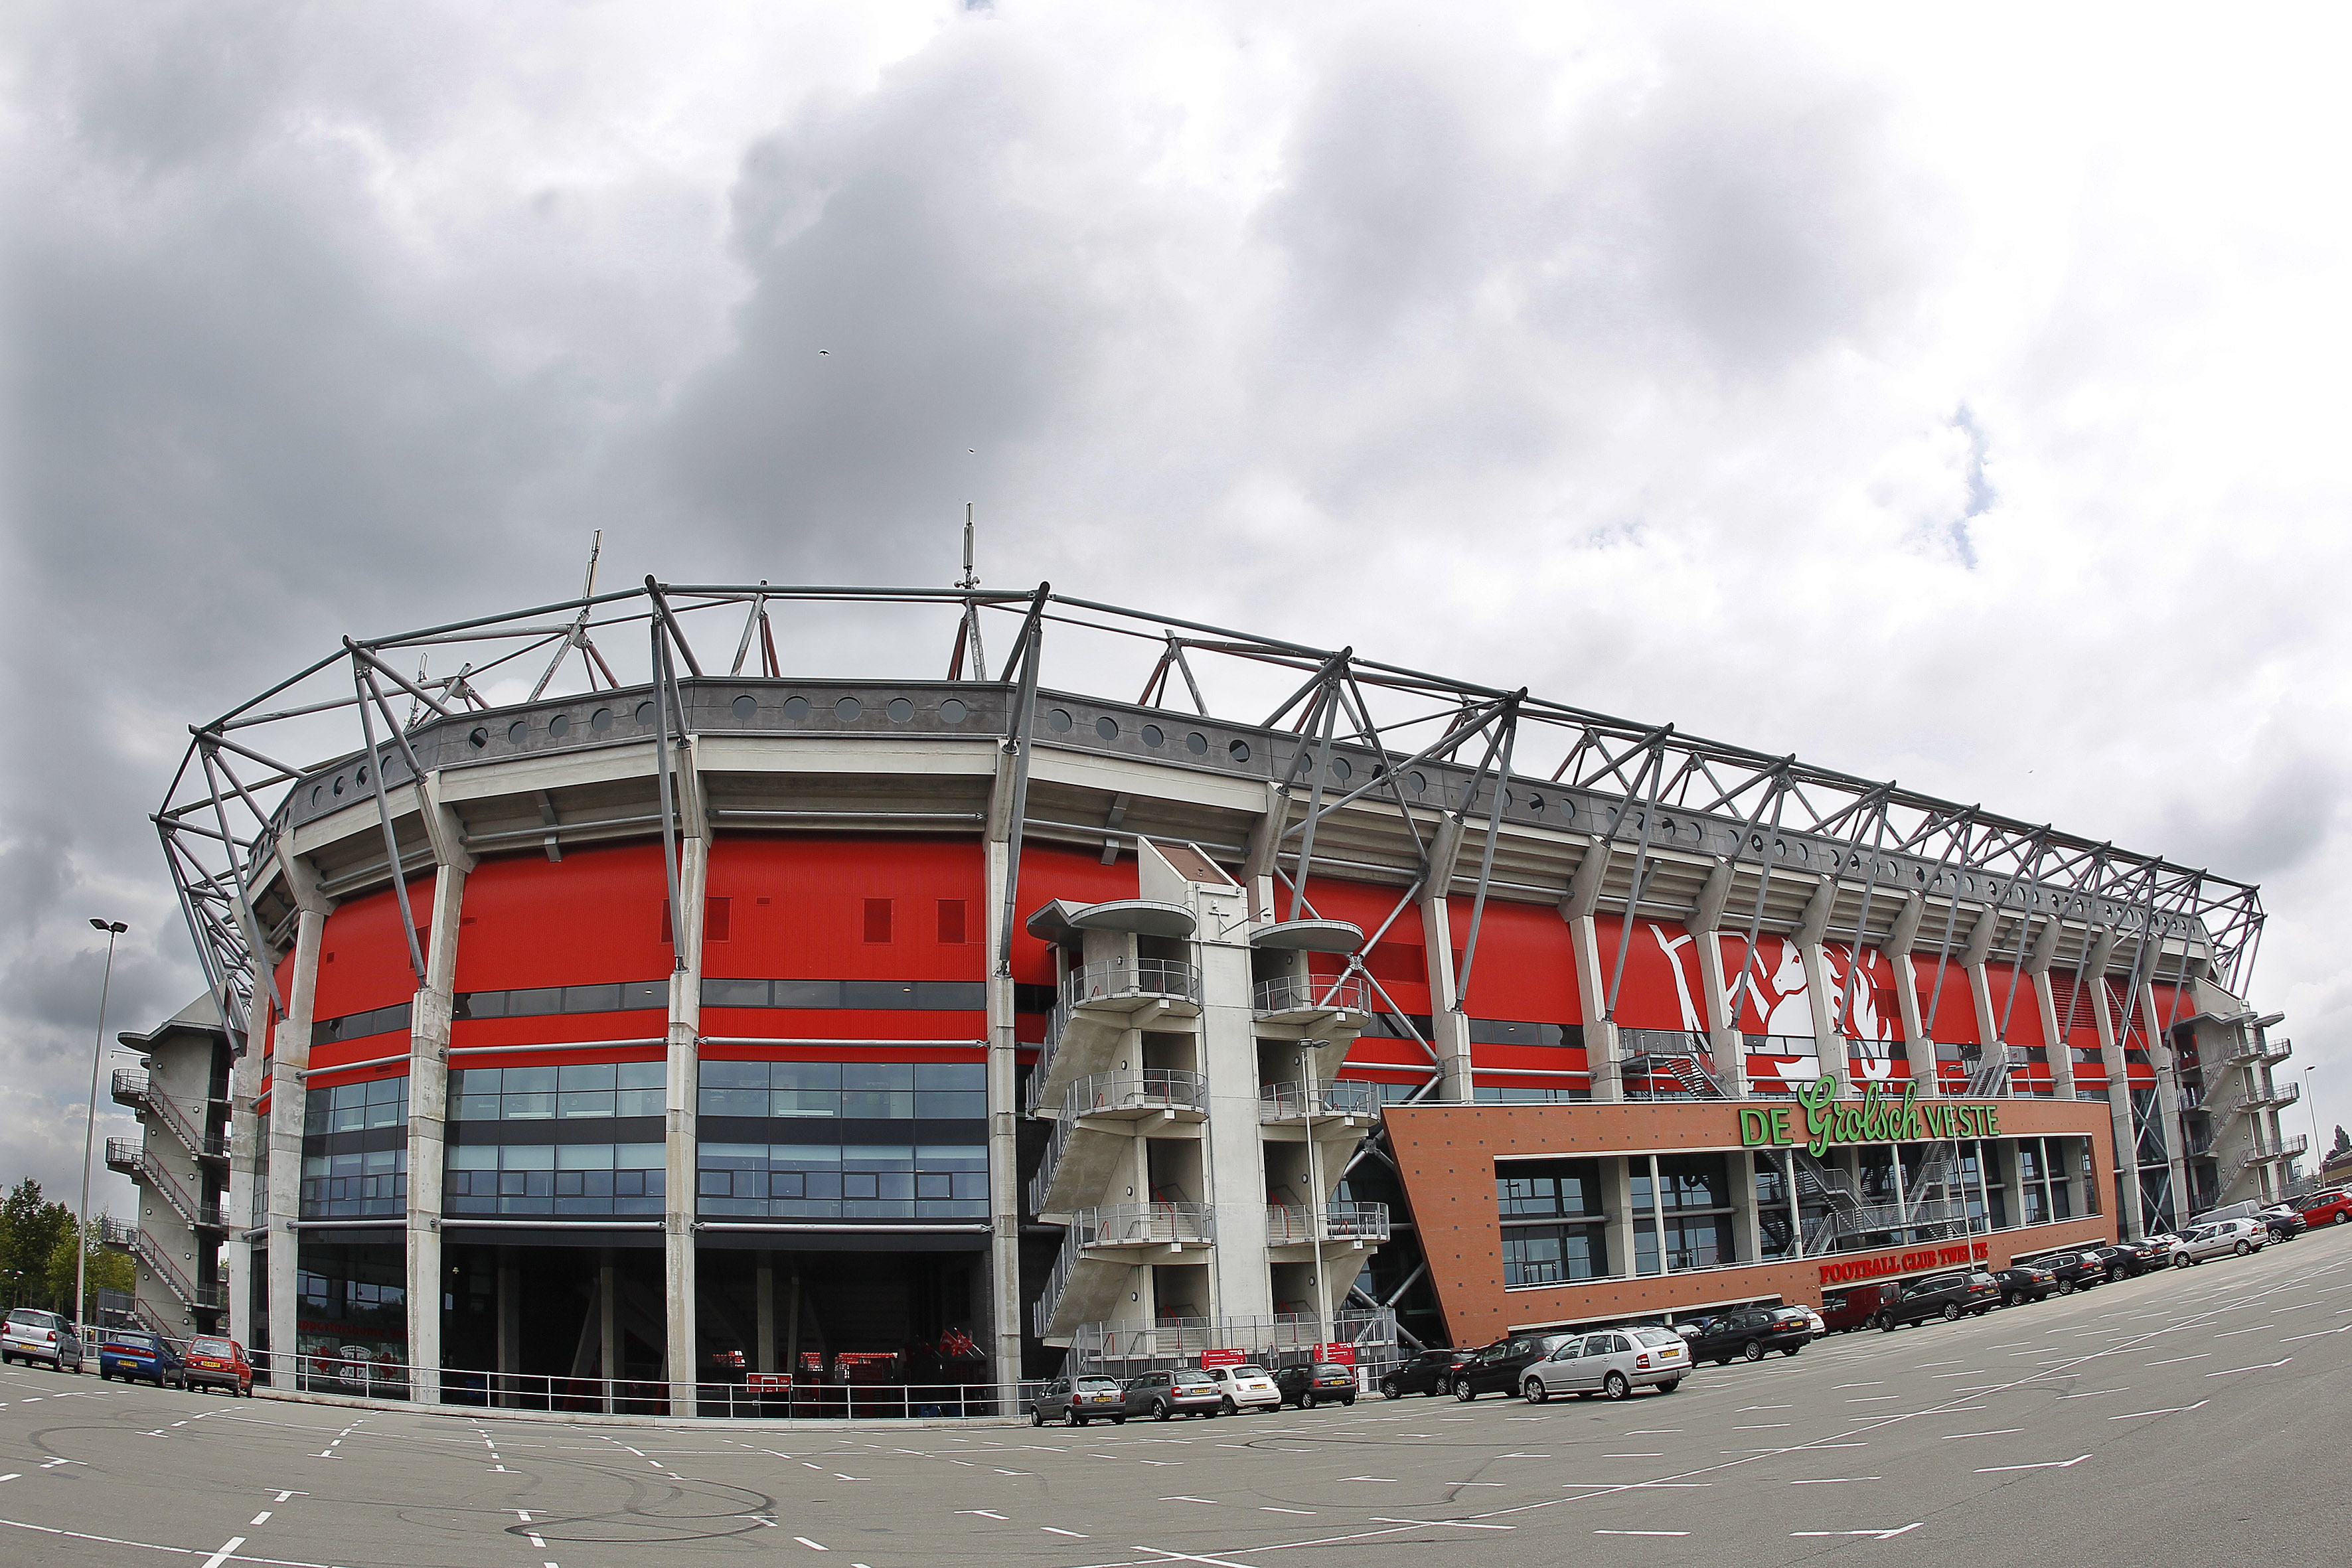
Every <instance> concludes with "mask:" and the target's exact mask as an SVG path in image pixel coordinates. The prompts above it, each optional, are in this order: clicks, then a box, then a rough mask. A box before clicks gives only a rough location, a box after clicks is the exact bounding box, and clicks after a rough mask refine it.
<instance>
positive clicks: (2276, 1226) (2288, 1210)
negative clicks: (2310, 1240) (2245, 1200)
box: [2254, 1204, 2311, 1241]
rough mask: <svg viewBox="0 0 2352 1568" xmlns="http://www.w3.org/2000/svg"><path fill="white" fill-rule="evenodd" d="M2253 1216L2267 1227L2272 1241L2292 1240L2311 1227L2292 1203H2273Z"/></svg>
mask: <svg viewBox="0 0 2352 1568" xmlns="http://www.w3.org/2000/svg"><path fill="white" fill-rule="evenodd" d="M2254 1217H2256V1218H2257V1219H2259V1220H2261V1221H2262V1222H2263V1225H2264V1226H2266V1227H2268V1229H2269V1230H2270V1233H2271V1239H2272V1240H2273V1241H2293V1240H2294V1238H2295V1237H2298V1236H2301V1235H2302V1234H2303V1233H2304V1232H2305V1231H2306V1230H2309V1229H2310V1228H2311V1222H2310V1221H2309V1220H2307V1219H2305V1218H2304V1217H2303V1215H2302V1214H2301V1213H2299V1212H2298V1211H2297V1210H2296V1209H2295V1207H2294V1205H2293V1204H2273V1205H2271V1206H2270V1207H2268V1208H2266V1209H2264V1210H2263V1212H2262V1213H2261V1214H2259V1215H2255V1216H2254Z"/></svg>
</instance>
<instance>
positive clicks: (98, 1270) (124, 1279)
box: [42, 1205, 139, 1321]
mask: <svg viewBox="0 0 2352 1568" xmlns="http://www.w3.org/2000/svg"><path fill="white" fill-rule="evenodd" d="M59 1206H60V1207H62V1206H63V1205H59ZM105 1234H106V1216H105V1215H102V1214H101V1215H98V1216H97V1217H96V1218H94V1219H93V1220H91V1221H90V1226H89V1235H90V1243H89V1263H88V1264H87V1266H86V1267H85V1269H84V1278H85V1279H86V1280H87V1282H88V1284H89V1293H90V1299H89V1301H87V1302H85V1303H84V1305H85V1306H86V1307H89V1308H90V1309H92V1310H89V1311H85V1312H82V1313H80V1314H78V1315H77V1316H78V1318H79V1321H94V1320H95V1319H96V1318H97V1316H98V1313H97V1311H96V1310H95V1309H96V1306H97V1302H98V1292H100V1290H120V1291H121V1292H122V1293H123V1294H124V1295H126V1296H129V1295H134V1294H136V1293H137V1291H138V1289H139V1272H138V1270H137V1269H136V1268H132V1267H131V1259H130V1258H129V1257H127V1256H126V1255H124V1254H122V1253H120V1252H115V1251H111V1250H110V1249H109V1248H107V1247H101V1246H100V1245H99V1243H98V1238H99V1237H101V1236H104V1235H105ZM42 1273H43V1281H42V1282H43V1284H44V1285H45V1286H46V1288H47V1290H48V1296H49V1301H50V1304H51V1305H52V1306H55V1307H57V1310H59V1311H61V1312H64V1311H68V1308H67V1306H65V1305H64V1303H68V1302H70V1301H72V1300H73V1292H74V1227H73V1226H72V1225H71V1224H68V1226H66V1229H65V1234H64V1235H62V1236H60V1237H58V1239H57V1245H55V1246H54V1247H50V1248H49V1259H48V1264H47V1268H44V1269H43V1271H42Z"/></svg>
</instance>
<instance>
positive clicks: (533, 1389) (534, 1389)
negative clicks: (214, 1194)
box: [250, 1346, 1043, 1422]
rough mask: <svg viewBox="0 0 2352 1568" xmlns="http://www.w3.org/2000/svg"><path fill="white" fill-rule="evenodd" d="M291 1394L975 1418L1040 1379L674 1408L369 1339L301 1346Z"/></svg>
mask: <svg viewBox="0 0 2352 1568" xmlns="http://www.w3.org/2000/svg"><path fill="white" fill-rule="evenodd" d="M250 1359H251V1361H252V1363H253V1369H254V1373H253V1380H254V1385H255V1387H257V1388H267V1387H269V1386H271V1375H272V1371H273V1359H272V1357H271V1356H270V1354H269V1352H267V1351H261V1352H254V1353H253V1355H252V1356H251V1357H250ZM293 1359H294V1363H295V1364H294V1392H297V1393H301V1394H341V1395H343V1396H345V1397H347V1398H352V1399H365V1400H370V1401H378V1402H383V1403H397V1404H404V1403H409V1402H412V1401H413V1399H414V1398H415V1389H416V1386H417V1384H418V1383H419V1382H420V1381H421V1382H422V1383H423V1384H425V1386H426V1388H427V1389H428V1390H432V1391H435V1392H436V1393H437V1394H438V1397H439V1400H440V1402H441V1403H442V1404H444V1405H472V1406H476V1407H478V1408H482V1409H488V1410H530V1411H543V1412H550V1413H554V1414H558V1415H566V1414H568V1415H660V1416H667V1417H672V1418H684V1417H687V1416H698V1417H700V1418H703V1419H706V1420H710V1419H716V1420H771V1421H789V1422H798V1421H845V1420H852V1419H857V1420H912V1421H977V1420H991V1419H995V1418H998V1417H1000V1416H1003V1415H1018V1414H1020V1412H1021V1411H1022V1410H1023V1409H1025V1408H1026V1407H1027V1405H1028V1402H1029V1400H1030V1399H1031V1398H1032V1397H1033V1396H1034V1394H1035V1393H1036V1392H1037V1390H1038V1389H1039V1388H1041V1387H1042V1386H1043V1384H1038V1383H1034V1382H1032V1383H1024V1384H1020V1385H1018V1386H1019V1395H1018V1397H1017V1398H1016V1399H1015V1401H1014V1403H1013V1406H1012V1408H1011V1409H1009V1410H1008V1409H1007V1408H1005V1407H1004V1405H1003V1399H1002V1396H1001V1394H1000V1391H999V1390H998V1389H997V1387H996V1385H995V1384H976V1383H941V1384H884V1383H873V1384H859V1383H852V1384H844V1383H836V1382H832V1381H830V1380H826V1381H812V1380H807V1379H802V1378H789V1377H783V1376H782V1375H776V1376H774V1377H773V1378H772V1381H767V1382H763V1383H761V1384H757V1385H755V1384H753V1383H752V1382H751V1381H750V1379H751V1378H755V1377H764V1376H767V1375H768V1374H761V1373H750V1374H747V1375H746V1379H745V1381H742V1382H734V1381H727V1382H698V1383H696V1384H692V1385H691V1394H690V1395H689V1397H690V1398H691V1400H692V1403H693V1408H692V1409H690V1410H687V1409H673V1408H672V1405H671V1392H672V1390H671V1385H670V1384H667V1383H666V1382H663V1381H660V1380H658V1379H649V1378H641V1377H639V1378H601V1377H570V1376H556V1375H551V1374H541V1373H506V1372H489V1371H486V1370H482V1369H478V1368H468V1367H433V1368H426V1369H424V1376H423V1377H422V1379H419V1378H418V1376H417V1372H418V1369H417V1368H416V1367H415V1366H413V1365H411V1364H409V1363H405V1362H400V1361H394V1360H390V1359H387V1358H385V1357H383V1356H381V1355H377V1354H375V1353H373V1352H372V1351H370V1350H369V1349H368V1348H367V1347H364V1346H344V1347H341V1348H340V1349H336V1350H328V1351H305V1352H300V1353H299V1354H298V1355H296V1356H295V1357H294V1358H293Z"/></svg>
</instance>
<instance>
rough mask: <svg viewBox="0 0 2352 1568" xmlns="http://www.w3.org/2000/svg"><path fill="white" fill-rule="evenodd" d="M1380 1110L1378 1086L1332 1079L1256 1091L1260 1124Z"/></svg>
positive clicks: (1369, 1115) (1370, 1113)
mask: <svg viewBox="0 0 2352 1568" xmlns="http://www.w3.org/2000/svg"><path fill="white" fill-rule="evenodd" d="M1380 1110H1381V1090H1380V1086H1379V1085H1378V1084H1371V1083H1361V1082H1354V1081H1349V1080H1347V1079H1335V1080H1331V1081H1328V1082H1323V1083H1306V1082H1297V1083H1269V1084H1267V1085H1265V1087H1263V1088H1261V1089H1259V1090H1258V1091H1257V1119H1258V1120H1259V1121H1304V1120H1305V1119H1307V1117H1310V1116H1333V1117H1338V1116H1360V1117H1363V1118H1365V1119H1367V1120H1370V1118H1372V1117H1375V1116H1378V1115H1379V1114H1380Z"/></svg>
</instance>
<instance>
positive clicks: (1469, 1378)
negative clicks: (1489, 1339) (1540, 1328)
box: [1454, 1333, 1582, 1404]
mask: <svg viewBox="0 0 2352 1568" xmlns="http://www.w3.org/2000/svg"><path fill="white" fill-rule="evenodd" d="M1581 1337H1582V1336H1581V1335H1578V1334H1569V1333H1548V1334H1512V1335H1510V1336H1509V1337H1508V1338H1506V1339H1499V1340H1496V1342H1494V1343H1493V1344H1491V1345H1488V1346H1486V1348H1485V1349H1483V1350H1481V1351H1480V1352H1478V1353H1477V1354H1476V1355H1474V1356H1472V1357H1471V1358H1470V1359H1469V1360H1467V1361H1465V1362H1464V1363H1462V1364H1461V1365H1460V1366H1457V1367H1455V1368H1454V1398H1456V1399H1458V1400H1461V1401H1462V1402H1463V1403H1465V1404H1467V1403H1469V1402H1470V1401H1471V1400H1473V1399H1475V1398H1477V1397H1478V1396H1479V1395H1480V1394H1517V1392H1518V1391H1519V1376H1520V1374H1521V1373H1524V1372H1526V1371H1527V1370H1528V1368H1529V1367H1531V1366H1533V1365H1534V1364H1535V1363H1538V1362H1539V1361H1541V1360H1543V1359H1544V1357H1546V1356H1548V1355H1549V1354H1551V1352H1554V1351H1556V1350H1558V1349H1559V1347H1560V1346H1561V1345H1563V1344H1565V1343H1567V1342H1569V1341H1570V1340H1573V1339H1580V1338H1581Z"/></svg>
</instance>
